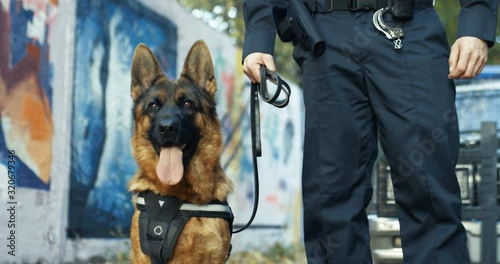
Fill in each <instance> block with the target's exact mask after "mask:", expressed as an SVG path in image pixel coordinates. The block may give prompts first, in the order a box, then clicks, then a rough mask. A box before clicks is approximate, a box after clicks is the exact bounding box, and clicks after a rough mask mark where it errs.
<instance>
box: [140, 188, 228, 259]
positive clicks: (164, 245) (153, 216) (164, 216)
mask: <svg viewBox="0 0 500 264" xmlns="http://www.w3.org/2000/svg"><path fill="white" fill-rule="evenodd" d="M136 204H137V209H139V210H140V214H139V239H140V244H141V250H142V252H143V253H144V254H146V255H148V256H150V257H151V262H152V263H160V264H166V263H167V262H168V260H169V259H170V258H171V257H172V252H173V250H174V247H175V243H176V242H177V238H178V237H179V235H180V233H181V231H182V229H183V228H184V225H186V223H187V221H188V220H189V218H191V217H209V218H224V219H225V220H227V222H228V223H229V233H231V231H232V230H233V219H234V216H233V212H232V211H231V207H229V206H228V204H227V202H218V201H214V202H212V203H210V204H204V205H197V204H191V203H185V202H183V201H181V200H179V199H178V198H176V197H164V196H160V195H157V194H154V193H152V192H149V191H147V192H140V193H139V194H138V196H137V200H136ZM229 251H231V248H230V249H229ZM230 253H231V252H228V257H229V254H230Z"/></svg>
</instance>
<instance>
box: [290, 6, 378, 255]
mask: <svg viewBox="0 0 500 264" xmlns="http://www.w3.org/2000/svg"><path fill="white" fill-rule="evenodd" d="M316 19H317V20H319V21H321V24H324V25H331V27H330V26H327V27H325V28H322V30H324V31H325V32H324V34H323V35H324V36H325V37H326V38H328V37H330V39H327V42H329V43H345V44H347V43H351V44H352V40H353V37H352V35H350V34H351V33H352V30H349V28H350V27H352V23H353V22H354V20H353V18H351V14H349V12H342V13H341V14H328V15H317V16H316ZM328 30H331V32H335V34H331V33H328V34H326V32H327V31H328ZM294 57H295V59H296V60H297V61H298V63H299V65H301V66H302V69H303V88H304V102H305V107H306V113H305V142H304V166H303V178H302V189H303V193H302V195H303V204H304V240H305V247H306V252H307V260H308V263H309V264H316V263H342V264H344V263H356V264H358V263H371V253H370V246H369V229H368V221H367V217H366V213H365V208H366V206H367V205H368V203H369V201H370V198H371V195H372V186H371V181H370V175H371V170H372V167H373V162H374V159H375V158H376V156H377V144H376V138H377V137H376V126H375V121H374V119H373V118H374V116H373V113H372V110H371V106H370V102H369V99H368V97H367V93H366V89H365V86H364V82H363V75H362V71H361V67H360V66H359V65H358V64H357V63H356V62H355V61H354V60H352V61H350V62H348V61H347V60H346V58H345V57H344V52H343V50H341V49H340V48H339V45H328V47H327V49H326V51H325V53H324V54H323V55H322V56H321V57H314V56H312V55H311V54H310V53H309V52H305V51H304V50H303V49H301V48H296V49H295V53H294ZM353 59H354V58H353Z"/></svg>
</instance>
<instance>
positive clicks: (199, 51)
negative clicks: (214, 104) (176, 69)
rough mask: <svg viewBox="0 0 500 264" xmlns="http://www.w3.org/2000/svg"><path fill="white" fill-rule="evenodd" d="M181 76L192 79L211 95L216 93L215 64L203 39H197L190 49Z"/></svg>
mask: <svg viewBox="0 0 500 264" xmlns="http://www.w3.org/2000/svg"><path fill="white" fill-rule="evenodd" d="M181 76H183V77H185V78H188V79H190V80H191V81H193V82H194V83H195V84H196V85H197V86H198V87H200V88H201V89H203V90H205V91H207V92H208V93H209V94H210V95H211V96H214V95H215V91H217V83H216V82H215V77H214V65H213V63H212V57H211V56H210V51H209V50H208V47H207V44H205V42H204V41H203V40H198V41H196V42H195V43H194V44H193V46H192V47H191V49H190V50H189V53H188V55H187V57H186V61H185V62H184V69H183V70H182V74H181Z"/></svg>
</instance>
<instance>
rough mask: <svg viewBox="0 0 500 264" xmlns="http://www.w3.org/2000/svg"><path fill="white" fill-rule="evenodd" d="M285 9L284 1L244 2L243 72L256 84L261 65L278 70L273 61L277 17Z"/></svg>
mask: <svg viewBox="0 0 500 264" xmlns="http://www.w3.org/2000/svg"><path fill="white" fill-rule="evenodd" d="M285 8H286V3H285V1H284V0H244V1H243V19H244V22H245V39H244V42H243V58H242V59H243V72H244V73H245V74H246V75H247V76H248V78H249V79H250V80H251V81H252V82H254V83H258V82H260V74H259V68H260V65H265V66H266V67H267V68H268V69H269V70H272V71H274V70H276V68H275V65H274V59H273V53H274V41H275V38H276V24H275V16H277V15H278V14H283V13H284V10H285Z"/></svg>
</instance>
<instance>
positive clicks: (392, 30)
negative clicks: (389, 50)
mask: <svg viewBox="0 0 500 264" xmlns="http://www.w3.org/2000/svg"><path fill="white" fill-rule="evenodd" d="M388 10H389V8H388V7H385V8H381V9H379V10H377V11H376V12H375V14H373V25H374V26H375V28H377V29H378V30H379V31H380V32H382V33H384V35H385V36H386V37H387V38H388V39H390V40H393V41H394V49H396V50H399V49H401V48H402V47H403V43H402V42H401V38H402V37H403V36H404V33H403V29H402V28H400V27H390V26H388V25H387V24H386V23H385V22H384V19H383V16H384V14H385V12H387V11H388Z"/></svg>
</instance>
